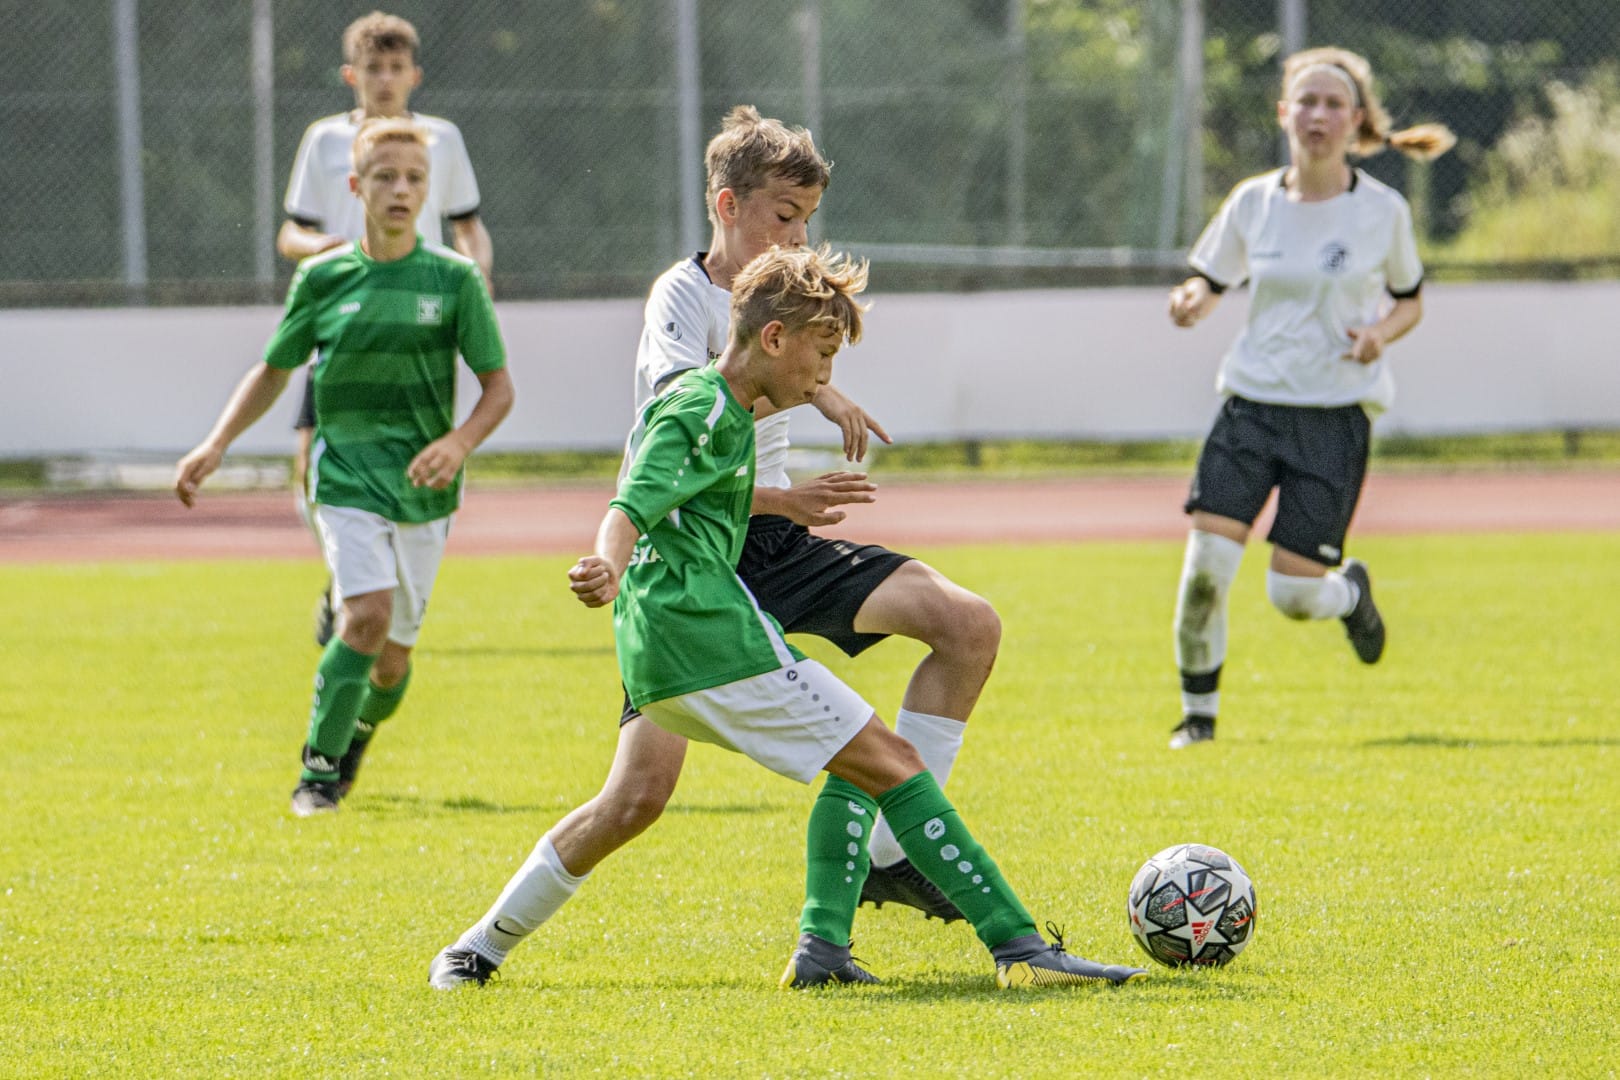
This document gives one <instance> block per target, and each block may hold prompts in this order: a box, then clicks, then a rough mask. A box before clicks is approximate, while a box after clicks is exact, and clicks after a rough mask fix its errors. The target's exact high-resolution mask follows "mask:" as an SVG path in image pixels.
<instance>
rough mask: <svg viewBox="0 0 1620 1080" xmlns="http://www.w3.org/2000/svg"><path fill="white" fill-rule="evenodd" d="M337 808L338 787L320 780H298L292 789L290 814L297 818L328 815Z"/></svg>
mask: <svg viewBox="0 0 1620 1080" xmlns="http://www.w3.org/2000/svg"><path fill="white" fill-rule="evenodd" d="M337 808H338V786H337V784H336V783H326V782H323V781H320V780H300V781H298V786H297V787H295V788H293V793H292V812H293V813H294V814H297V815H298V816H299V817H314V816H315V815H316V814H330V813H333V812H335V811H336V810H337Z"/></svg>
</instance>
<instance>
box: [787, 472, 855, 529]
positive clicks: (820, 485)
mask: <svg viewBox="0 0 1620 1080" xmlns="http://www.w3.org/2000/svg"><path fill="white" fill-rule="evenodd" d="M876 491H877V485H876V484H874V483H872V481H870V480H868V479H867V478H866V474H865V473H863V472H830V473H822V474H821V475H820V476H818V477H816V478H815V479H814V480H805V481H803V482H801V483H797V484H794V485H793V486H792V487H790V488H788V489H787V490H785V491H783V492H782V493H781V498H782V501H783V503H784V506H783V509H784V510H785V511H786V514H785V516H786V517H788V518H789V519H791V520H793V521H795V522H797V523H798V524H800V525H804V526H807V527H809V526H814V525H836V524H838V523H839V522H840V521H843V520H844V518H845V516H846V515H845V513H844V511H842V510H834V509H833V507H835V506H846V505H848V504H850V503H869V502H876V501H877V495H876V494H875V492H876Z"/></svg>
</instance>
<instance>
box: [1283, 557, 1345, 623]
mask: <svg viewBox="0 0 1620 1080" xmlns="http://www.w3.org/2000/svg"><path fill="white" fill-rule="evenodd" d="M1355 595H1356V594H1355V590H1354V589H1353V588H1352V587H1351V585H1350V582H1349V581H1347V580H1346V579H1345V577H1344V575H1343V574H1336V573H1329V574H1327V575H1325V576H1323V577H1296V576H1294V575H1292V574H1279V573H1278V572H1277V571H1275V570H1269V569H1268V570H1267V571H1266V598H1267V599H1269V600H1270V601H1271V603H1272V605H1273V606H1275V607H1276V609H1277V610H1278V611H1280V612H1282V613H1283V614H1284V615H1287V616H1288V617H1289V618H1290V619H1336V618H1338V617H1339V616H1341V615H1343V614H1345V613H1346V612H1348V611H1349V610H1350V608H1351V606H1352V605H1353V604H1354V603H1355Z"/></svg>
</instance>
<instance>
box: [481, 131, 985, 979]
mask: <svg viewBox="0 0 1620 1080" xmlns="http://www.w3.org/2000/svg"><path fill="white" fill-rule="evenodd" d="M707 169H708V201H709V216H710V219H711V221H712V223H713V225H714V235H713V241H712V243H711V245H710V250H708V251H707V252H700V253H699V254H697V255H695V256H693V257H691V258H688V259H684V260H682V261H681V262H679V263H677V264H676V265H675V266H674V267H672V268H671V269H670V270H668V271H666V272H665V273H664V274H663V276H661V277H660V278H659V279H658V281H657V282H655V283H654V285H653V288H652V292H651V294H650V296H649V298H648V300H647V308H646V319H645V323H644V326H643V330H642V336H641V345H640V348H639V351H638V353H637V358H636V404H637V413H638V416H641V415H642V414H643V413H644V411H645V408H646V407H647V405H649V404H650V403H651V402H652V401H654V400H655V399H656V398H657V396H658V394H659V393H660V392H662V391H665V390H667V389H668V388H669V387H670V386H671V385H672V383H673V382H674V381H675V379H676V377H678V376H679V375H680V374H681V373H683V372H686V371H689V370H693V369H696V368H701V367H703V366H704V365H705V364H707V363H708V362H709V360H710V359H711V357H715V356H718V355H719V354H720V353H721V352H722V351H724V349H725V347H726V344H727V342H728V341H729V340H730V335H731V330H730V326H731V303H732V296H731V286H732V281H733V278H734V277H735V276H736V275H737V274H738V273H739V272H740V271H741V270H742V268H743V266H745V265H746V264H747V263H748V261H749V260H751V259H752V258H754V257H755V256H757V255H758V254H760V253H762V252H764V251H765V250H767V249H768V248H769V247H770V246H771V245H773V244H777V245H781V246H783V247H797V246H799V245H801V244H803V243H804V242H805V238H806V234H807V231H808V226H809V221H810V217H811V215H813V214H814V213H815V211H816V208H817V206H819V205H820V202H821V196H822V192H823V190H824V189H825V187H826V185H827V181H828V178H829V176H830V172H829V166H828V165H827V163H826V161H825V160H824V159H823V158H822V157H821V154H820V153H819V151H817V149H816V147H815V144H814V142H813V141H812V139H811V138H810V133H809V132H807V131H804V130H803V129H790V128H788V127H787V126H786V125H784V124H782V123H781V122H780V121H776V120H768V119H764V118H762V117H760V115H759V113H758V112H757V111H756V110H754V109H753V108H751V107H748V106H739V107H738V108H736V109H733V110H732V112H731V113H730V115H728V116H727V117H726V120H725V123H724V125H723V128H722V130H721V132H720V134H718V135H716V136H715V137H714V139H713V140H711V142H710V144H709V147H708V152H707ZM814 404H815V406H816V407H817V408H818V409H821V410H822V411H823V412H824V413H826V414H827V415H828V416H829V418H830V419H833V420H834V421H835V422H837V423H838V424H839V425H840V427H841V428H842V429H843V432H844V449H845V453H846V456H848V457H849V458H851V459H859V458H860V457H862V456H863V455H864V453H865V450H866V439H867V432H868V430H869V429H870V430H871V431H872V432H874V433H876V434H877V435H878V437H879V438H886V436H885V435H884V434H883V432H882V430H881V429H880V428H878V427H877V425H876V424H875V423H874V422H873V421H872V420H871V418H870V417H868V416H867V415H866V414H865V412H863V411H862V410H861V409H859V407H857V406H855V405H853V403H850V402H849V401H848V400H847V399H846V398H844V397H843V396H842V395H841V394H838V393H837V392H836V391H835V390H834V388H833V387H832V386H830V385H829V386H824V387H822V388H821V389H820V390H819V391H817V393H816V395H815V399H814ZM755 420H756V424H755V426H756V429H757V432H756V434H757V439H758V463H757V479H756V483H755V485H754V494H753V506H752V511H753V517H752V518H751V519H750V521H749V524H748V530H747V537H746V542H745V543H744V545H743V548H742V552H741V556H740V561H739V562H738V564H737V572H738V575H739V576H740V577H741V578H742V580H743V582H744V583H745V584H746V585H747V587H748V589H749V591H750V592H751V593H752V594H753V595H754V596H755V598H756V599H757V600H758V601H759V605H760V607H761V608H762V609H763V610H765V611H766V612H767V613H769V614H770V615H771V616H772V617H774V618H775V619H776V621H777V622H778V623H779V624H780V625H781V626H782V627H783V629H784V630H785V631H786V632H788V633H795V632H803V633H812V634H816V635H818V636H820V637H824V638H826V639H828V640H830V641H832V642H833V643H834V644H836V645H838V646H839V647H840V648H841V649H843V650H844V651H845V652H846V653H849V654H850V655H851V656H853V655H856V654H857V653H859V652H861V651H862V650H864V649H866V648H867V647H869V646H870V645H872V644H874V643H875V642H877V641H880V640H882V638H883V637H884V636H885V635H887V634H901V635H903V636H906V637H911V638H914V639H916V640H919V641H922V642H923V643H925V644H927V645H928V646H929V647H930V649H931V650H932V651H931V652H930V653H929V655H928V656H926V657H925V658H924V659H923V661H922V662H921V663H920V664H919V665H918V667H917V669H916V672H915V674H914V675H913V676H912V679H911V683H910V685H909V686H908V687H907V690H906V694H905V697H904V698H903V699H902V703H901V709H900V712H899V715H898V717H897V718H896V723H895V730H896V731H897V732H898V733H899V734H900V735H902V736H904V737H905V738H906V739H907V740H909V741H910V742H911V743H912V744H913V745H915V746H916V747H917V749H918V751H919V752H920V753H921V754H922V758H923V760H924V761H925V762H926V763H927V764H928V767H929V768H930V769H931V770H932V771H933V773H934V776H935V777H936V779H937V780H938V781H939V782H940V783H941V784H942V785H943V784H944V783H945V782H946V780H947V779H948V778H949V775H950V771H951V767H952V765H953V764H954V762H955V760H956V756H957V753H958V751H959V750H960V748H961V745H962V736H963V732H964V730H965V728H966V722H967V718H968V715H969V713H970V712H971V711H972V709H973V706H974V704H975V703H976V701H977V700H978V696H979V692H980V690H981V689H982V688H983V686H984V683H985V680H986V679H987V678H988V677H989V674H990V668H991V665H992V663H993V662H994V660H995V656H996V650H997V647H998V645H999V642H1000V621H999V620H998V618H997V616H996V613H995V611H994V609H993V608H991V606H990V605H989V604H988V603H987V602H986V601H984V600H983V599H981V598H979V597H977V596H975V595H973V594H972V593H970V592H968V591H967V590H965V589H963V588H961V587H960V586H958V585H956V584H955V583H953V582H951V581H949V580H948V579H946V578H945V577H944V576H943V575H942V574H940V573H938V572H937V571H936V570H934V569H933V568H931V567H929V566H927V565H925V564H924V563H922V562H919V561H917V560H913V559H909V558H907V557H906V556H903V555H898V554H896V553H894V552H892V551H888V550H886V549H884V548H881V547H878V546H875V545H857V544H850V543H846V542H843V541H837V540H829V539H825V538H822V537H818V536H815V535H814V534H812V533H810V532H809V529H808V527H809V526H814V525H827V524H832V523H834V522H837V521H840V520H842V519H843V516H844V513H843V511H841V510H837V509H836V507H838V506H840V505H843V504H848V503H862V502H870V501H872V499H873V497H874V496H873V491H874V490H875V487H874V485H872V484H871V483H870V482H869V481H868V480H867V479H866V476H865V475H864V474H862V473H859V472H835V473H828V474H825V475H823V476H819V477H816V478H815V479H813V480H810V481H808V482H805V483H801V484H790V483H789V480H788V476H787V471H786V464H785V462H786V452H787V432H786V424H787V416H786V413H785V411H784V410H782V409H781V408H779V407H778V406H776V405H774V404H772V403H771V402H769V401H763V402H759V403H758V405H757V408H756V411H755ZM638 430H639V428H638ZM637 437H639V436H638V435H636V434H632V439H635V438H637ZM685 758H686V740H685V739H683V738H681V737H680V736H679V735H677V734H674V733H672V732H669V731H666V730H664V729H663V728H661V727H659V726H658V725H656V724H653V723H652V722H651V721H648V720H646V719H644V718H643V717H642V716H641V715H640V714H639V713H638V712H637V711H636V709H635V708H634V707H633V705H632V704H631V703H630V702H626V705H625V708H624V711H623V713H622V715H621V717H620V721H619V744H618V749H617V752H616V753H615V755H614V759H613V765H612V768H611V769H610V770H609V773H608V777H607V780H606V782H605V783H604V784H603V787H602V790H601V791H600V793H598V794H597V795H596V797H595V798H593V799H591V800H590V801H589V802H587V803H585V804H584V805H582V806H580V807H578V808H576V809H575V810H574V811H572V812H571V813H569V814H568V815H567V816H565V817H564V818H563V819H562V820H561V821H560V822H558V823H557V824H556V825H555V826H554V827H553V828H552V829H551V831H549V832H548V833H547V834H546V835H545V836H543V837H542V838H541V839H540V842H539V843H538V844H537V845H536V846H535V849H534V853H533V854H532V855H531V857H530V858H529V860H528V862H526V863H525V864H524V866H523V867H522V868H521V869H520V870H519V871H518V873H517V874H516V875H515V876H514V877H513V878H512V880H511V882H510V883H509V884H508V886H507V888H506V891H505V892H503V894H502V896H501V898H500V899H499V900H498V901H497V902H496V904H495V906H494V907H492V908H491V909H490V910H489V911H488V912H487V913H486V914H485V916H484V917H483V918H482V919H480V920H479V921H478V922H477V923H476V924H474V925H473V926H472V927H471V928H469V929H468V930H467V931H466V932H464V933H463V934H462V936H461V939H460V940H459V941H458V943H457V944H456V946H453V948H455V949H460V950H463V951H473V952H478V953H479V955H480V956H481V957H482V958H483V961H482V962H485V963H491V964H498V963H500V962H502V961H503V960H504V959H505V956H506V953H507V952H508V951H509V950H510V949H512V948H513V947H515V946H516V944H517V943H518V942H519V941H521V940H522V939H523V938H524V937H526V936H527V935H528V934H530V933H533V932H534V930H536V929H537V928H538V927H539V926H540V925H541V924H542V923H544V922H545V921H546V920H547V919H549V918H550V917H551V916H552V915H553V914H554V913H555V912H556V911H557V910H558V909H559V908H560V907H561V906H562V905H563V904H564V903H566V902H567V900H568V899H569V898H570V897H571V896H573V895H574V893H575V891H576V890H577V889H578V887H579V885H580V883H581V882H582V881H583V880H584V878H585V877H586V876H587V875H588V874H589V873H590V871H591V870H592V869H594V868H595V867H596V865H597V864H598V863H600V862H601V861H602V860H603V859H605V858H606V857H607V856H608V855H610V854H612V853H613V852H614V851H616V850H618V849H619V848H621V847H623V846H624V845H625V844H627V843H629V842H630V841H631V840H632V839H634V838H635V837H636V836H638V835H640V833H641V832H642V831H643V830H645V829H646V828H647V827H648V826H650V825H651V824H652V823H653V822H654V821H656V820H657V819H658V817H659V815H660V814H662V813H663V810H664V806H665V805H666V804H667V803H668V801H669V798H670V796H671V795H672V794H673V792H674V790H675V784H676V782H677V781H678V780H679V779H680V774H681V767H682V764H683V763H684V761H685ZM818 804H819V800H818ZM871 851H872V872H871V873H870V874H869V875H867V877H866V879H865V881H864V882H862V883H859V885H858V891H859V895H858V896H855V897H851V898H849V903H848V905H847V909H846V907H844V906H842V905H834V906H831V907H828V906H825V905H822V904H819V903H815V904H813V903H810V902H807V903H806V905H805V911H804V914H803V918H802V919H801V931H802V932H806V933H810V932H818V936H820V937H823V938H825V939H826V940H828V941H830V942H831V943H832V945H833V946H834V947H836V948H842V949H846V950H847V947H848V943H849V928H850V925H851V923H852V922H853V919H854V915H855V907H856V906H857V903H858V902H860V901H865V902H870V903H879V904H881V903H884V902H888V901H895V902H897V903H905V904H909V905H911V906H913V907H917V908H919V909H920V910H922V911H924V912H925V913H926V914H929V915H933V916H937V917H939V918H942V919H946V920H951V919H956V918H960V917H961V914H960V912H958V911H957V910H956V907H955V905H953V904H952V903H951V902H950V901H949V899H948V898H947V897H945V896H944V895H942V894H941V893H940V892H939V890H938V889H936V888H935V887H934V886H933V884H932V883H931V882H930V881H929V880H928V879H927V877H925V876H924V875H923V874H922V873H920V872H919V871H918V870H917V868H916V867H914V866H912V865H911V863H910V862H909V861H908V860H907V859H906V857H905V852H904V851H903V850H902V849H901V847H900V845H899V843H898V842H897V841H896V840H895V838H894V836H893V832H892V830H891V829H890V828H889V827H888V825H887V824H886V823H881V824H880V825H879V826H878V827H877V830H876V834H875V835H874V837H873V840H872V848H871ZM829 977H830V976H829Z"/></svg>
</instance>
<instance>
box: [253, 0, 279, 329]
mask: <svg viewBox="0 0 1620 1080" xmlns="http://www.w3.org/2000/svg"><path fill="white" fill-rule="evenodd" d="M270 3H271V0H253V246H254V251H253V271H254V280H255V281H257V283H258V286H259V299H260V300H269V299H271V291H272V286H273V285H274V283H275V277H276V261H275V252H274V250H273V249H274V247H275V242H276V241H275V233H274V229H275V205H276V204H275V195H274V190H275V188H274V183H275V182H274V180H273V178H272V174H273V172H274V170H275V149H276V146H275V123H274V120H275V94H276V83H275V79H276V76H275V22H274V15H273V13H272V12H271V8H270Z"/></svg>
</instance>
